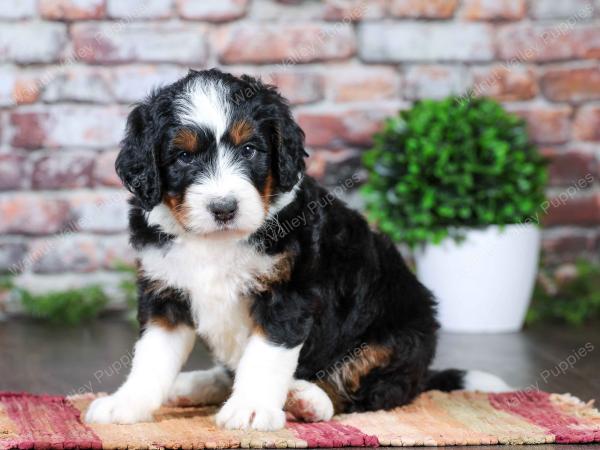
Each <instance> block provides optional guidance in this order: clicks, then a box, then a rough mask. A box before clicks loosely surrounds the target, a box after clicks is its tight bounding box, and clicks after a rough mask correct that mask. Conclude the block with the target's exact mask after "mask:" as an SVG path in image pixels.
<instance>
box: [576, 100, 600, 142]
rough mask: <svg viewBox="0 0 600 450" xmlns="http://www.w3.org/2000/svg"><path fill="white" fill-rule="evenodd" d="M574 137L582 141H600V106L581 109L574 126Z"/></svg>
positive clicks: (588, 106) (587, 106)
mask: <svg viewBox="0 0 600 450" xmlns="http://www.w3.org/2000/svg"><path fill="white" fill-rule="evenodd" d="M573 135H574V136H575V138H577V139H579V140H582V141H600V106H595V105H586V106H582V107H581V108H579V111H577V114H576V116H575V122H574V124H573Z"/></svg>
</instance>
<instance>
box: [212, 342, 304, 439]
mask: <svg viewBox="0 0 600 450" xmlns="http://www.w3.org/2000/svg"><path fill="white" fill-rule="evenodd" d="M301 347H302V345H298V346H296V347H293V348H286V347H284V346H279V345H277V344H274V343H271V342H269V340H268V338H267V337H265V336H264V335H262V334H254V335H252V337H251V338H250V341H249V342H248V345H247V347H246V350H245V351H244V354H243V355H242V358H241V360H240V363H239V365H238V368H237V370H236V374H235V381H234V384H233V394H232V395H231V397H230V398H229V400H227V402H226V403H225V405H223V408H221V410H220V411H219V413H218V414H217V424H218V425H219V426H222V427H225V428H242V429H244V428H253V429H255V430H261V431H271V430H278V429H280V428H283V426H284V425H285V413H284V412H283V405H284V404H285V401H286V398H287V394H288V390H289V388H290V384H291V382H292V379H293V375H294V372H295V371H296V366H297V365H298V356H299V354H300V349H301Z"/></svg>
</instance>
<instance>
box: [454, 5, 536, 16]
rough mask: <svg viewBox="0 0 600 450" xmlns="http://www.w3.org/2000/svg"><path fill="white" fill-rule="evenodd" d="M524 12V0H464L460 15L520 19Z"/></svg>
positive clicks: (525, 8) (525, 10) (525, 6)
mask: <svg viewBox="0 0 600 450" xmlns="http://www.w3.org/2000/svg"><path fill="white" fill-rule="evenodd" d="M534 3H535V2H534ZM526 12H527V5H526V4H525V0H465V2H464V5H463V10H462V14H461V15H462V17H463V18H465V19H468V20H520V19H523V18H524V17H525V14H526Z"/></svg>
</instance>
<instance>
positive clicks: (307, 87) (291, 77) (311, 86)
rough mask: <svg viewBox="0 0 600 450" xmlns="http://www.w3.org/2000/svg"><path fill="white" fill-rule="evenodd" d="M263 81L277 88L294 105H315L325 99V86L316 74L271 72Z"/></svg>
mask: <svg viewBox="0 0 600 450" xmlns="http://www.w3.org/2000/svg"><path fill="white" fill-rule="evenodd" d="M263 80H264V81H265V82H268V83H269V84H274V85H275V86H277V87H278V88H279V91H280V92H281V95H283V96H284V97H285V98H287V99H288V100H289V102H290V103H291V104H292V105H301V104H305V103H313V102H316V101H319V100H321V99H322V98H323V84H322V81H321V77H320V76H319V75H317V74H316V73H309V72H291V71H285V72H271V73H270V74H267V75H266V77H264V78H263Z"/></svg>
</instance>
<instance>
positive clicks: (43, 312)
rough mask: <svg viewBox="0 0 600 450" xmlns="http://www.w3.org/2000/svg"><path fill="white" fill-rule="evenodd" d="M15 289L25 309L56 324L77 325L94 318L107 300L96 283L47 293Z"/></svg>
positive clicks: (34, 315)
mask: <svg viewBox="0 0 600 450" xmlns="http://www.w3.org/2000/svg"><path fill="white" fill-rule="evenodd" d="M17 289H18V288H17ZM18 291H19V293H20V296H21V302H22V304H23V308H24V309H25V312H26V313H28V314H29V315H31V316H32V317H35V318H39V319H44V320H47V321H48V322H50V323H53V324H59V325H77V324H79V323H81V322H85V321H89V320H91V319H94V318H95V317H96V316H98V314H99V313H100V312H101V311H102V310H103V309H104V307H105V306H106V304H107V303H108V298H107V297H106V295H105V294H104V291H103V290H102V288H101V287H100V286H96V285H90V286H86V287H83V288H78V289H69V290H66V291H55V292H49V293H46V294H32V293H31V292H29V291H27V290H25V289H18Z"/></svg>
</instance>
